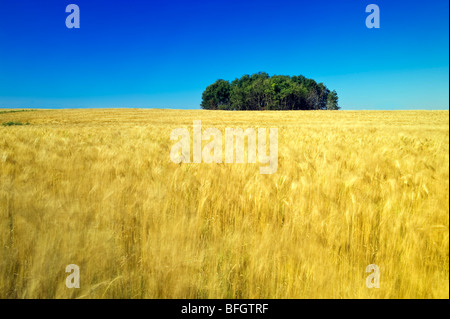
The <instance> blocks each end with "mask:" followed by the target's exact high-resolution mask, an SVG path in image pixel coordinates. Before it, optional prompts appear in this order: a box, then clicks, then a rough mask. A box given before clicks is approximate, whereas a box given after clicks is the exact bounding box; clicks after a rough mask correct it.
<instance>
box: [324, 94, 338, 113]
mask: <svg viewBox="0 0 450 319" xmlns="http://www.w3.org/2000/svg"><path fill="white" fill-rule="evenodd" d="M338 100H339V98H338V95H337V92H336V91H335V90H333V91H332V92H331V93H330V94H328V97H327V110H339V109H340V107H339V104H338Z"/></svg>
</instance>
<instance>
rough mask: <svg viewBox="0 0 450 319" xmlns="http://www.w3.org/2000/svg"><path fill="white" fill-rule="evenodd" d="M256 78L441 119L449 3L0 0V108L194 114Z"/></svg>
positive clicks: (353, 103) (349, 104)
mask: <svg viewBox="0 0 450 319" xmlns="http://www.w3.org/2000/svg"><path fill="white" fill-rule="evenodd" d="M71 3H75V4H77V5H78V6H79V7H80V11H81V12H80V13H81V25H80V26H81V28H80V29H68V28H66V25H65V20H66V17H67V15H68V13H66V12H65V8H66V6H67V5H68V4H71ZM370 3H375V4H378V6H379V7H380V11H381V28H380V29H368V28H367V27H366V25H365V19H366V16H367V15H368V13H366V12H365V8H366V5H368V4H370ZM258 71H264V72H267V73H269V74H270V75H274V74H285V75H299V74H302V75H304V76H306V77H309V78H313V79H315V80H316V81H318V82H323V83H324V84H325V85H326V86H327V87H328V88H330V89H332V90H333V89H335V90H336V91H337V92H338V94H339V97H340V105H341V107H342V108H343V109H448V108H449V89H448V85H449V2H448V0H428V1H417V0H408V1H407V0H395V1H393V0H366V1H361V0H351V1H336V0H335V1H325V0H315V1H309V0H308V1H306V0H305V1H301V0H296V1H285V0H276V1H265V0H257V1H245V0H238V1H234V0H233V1H231V0H230V1H214V0H208V1H194V0H189V1H167V0H164V1H153V0H127V1H125V0H116V1H106V0H68V1H63V0H40V1H36V0H21V1H16V0H14V1H13V0H0V107H43V108H72V107H77V108H78V107H157V108H192V109H197V108H199V105H200V102H201V94H202V92H203V90H204V89H205V87H206V86H207V85H209V84H211V83H212V82H214V81H215V80H217V79H219V78H223V79H226V80H233V79H235V78H236V77H240V76H242V75H244V74H251V73H255V72H258Z"/></svg>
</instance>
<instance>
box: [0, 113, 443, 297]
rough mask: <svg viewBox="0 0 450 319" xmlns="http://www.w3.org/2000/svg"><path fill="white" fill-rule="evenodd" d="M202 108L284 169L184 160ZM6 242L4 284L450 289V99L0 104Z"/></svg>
mask: <svg viewBox="0 0 450 319" xmlns="http://www.w3.org/2000/svg"><path fill="white" fill-rule="evenodd" d="M194 120H201V121H202V129H203V130H204V129H206V128H208V127H216V128H218V129H219V130H221V131H222V132H224V130H225V128H226V127H240V128H243V129H246V128H249V127H253V128H258V127H263V128H271V127H277V128H278V131H279V133H278V149H279V151H278V154H279V161H278V170H277V172H276V173H275V174H272V175H262V174H260V171H259V168H260V167H261V164H260V163H256V164H251V163H245V164H236V163H234V164H216V163H214V164H206V163H201V164H187V163H182V164H175V163H173V162H172V161H171V160H170V150H171V148H172V146H173V145H174V144H175V143H176V141H171V140H170V133H171V131H172V130H173V129H175V128H178V127H185V128H188V129H189V131H190V132H192V125H193V121H194ZM2 123H5V124H4V125H1V124H2ZM8 123H9V124H8ZM191 138H192V134H191ZM207 143H208V141H203V145H205V144H207ZM191 155H192V154H191ZM0 244H1V247H0V297H1V298H449V112H448V111H395V112H384V111H377V112H369V111H358V112H351V111H309V112H308V111H280V112H227V111H205V110H193V111H179V110H142V109H140V110H139V109H126V110H119V109H111V110H100V109H97V110H36V111H28V112H5V110H0ZM69 264H76V265H78V266H79V268H80V288H73V289H69V288H67V287H66V278H67V276H68V275H69V273H66V272H65V269H66V266H67V265H69ZM369 264H376V265H378V267H379V269H380V288H372V289H369V288H368V287H367V286H366V278H367V276H369V274H370V273H366V272H365V271H366V267H367V265H369Z"/></svg>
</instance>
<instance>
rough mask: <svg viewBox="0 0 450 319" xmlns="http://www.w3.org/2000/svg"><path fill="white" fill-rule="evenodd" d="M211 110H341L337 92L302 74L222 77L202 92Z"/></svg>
mask: <svg viewBox="0 0 450 319" xmlns="http://www.w3.org/2000/svg"><path fill="white" fill-rule="evenodd" d="M201 107H202V108H203V109H208V110H338V109H339V105H338V96H337V93H336V91H330V90H329V89H328V88H327V87H326V86H325V85H324V84H323V83H317V82H316V81H314V80H312V79H308V78H306V77H304V76H302V75H299V76H292V77H291V76H287V75H274V76H269V74H267V73H265V72H259V73H255V74H252V75H247V74H246V75H244V76H242V77H241V78H239V79H238V78H236V79H235V80H234V81H232V82H231V83H230V82H229V81H226V80H222V79H219V80H217V81H216V82H214V83H213V84H211V85H209V86H208V87H207V88H206V89H205V91H204V92H203V94H202V103H201Z"/></svg>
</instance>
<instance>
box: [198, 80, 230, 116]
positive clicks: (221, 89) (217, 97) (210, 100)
mask: <svg viewBox="0 0 450 319" xmlns="http://www.w3.org/2000/svg"><path fill="white" fill-rule="evenodd" d="M230 93H231V86H230V82H228V81H225V80H222V79H220V80H217V81H216V82H214V83H213V84H211V85H209V86H208V87H207V88H206V90H205V91H204V92H203V94H202V103H201V104H200V105H201V107H202V108H203V109H208V110H217V109H222V110H223V109H225V110H226V109H230V107H231V103H230Z"/></svg>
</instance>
